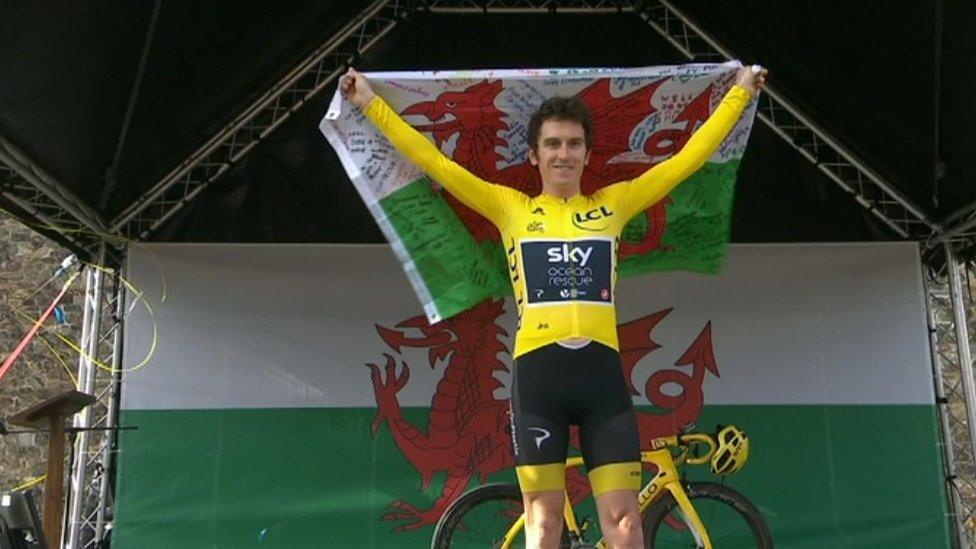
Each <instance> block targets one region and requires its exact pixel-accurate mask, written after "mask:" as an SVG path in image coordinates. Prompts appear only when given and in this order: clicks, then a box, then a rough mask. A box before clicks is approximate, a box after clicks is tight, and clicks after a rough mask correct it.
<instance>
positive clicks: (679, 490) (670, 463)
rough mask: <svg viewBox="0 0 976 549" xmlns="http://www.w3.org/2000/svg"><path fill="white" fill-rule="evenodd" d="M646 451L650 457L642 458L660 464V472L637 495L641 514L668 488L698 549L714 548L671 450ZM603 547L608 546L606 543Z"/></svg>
mask: <svg viewBox="0 0 976 549" xmlns="http://www.w3.org/2000/svg"><path fill="white" fill-rule="evenodd" d="M645 453H646V454H650V456H648V459H643V458H642V460H643V461H645V462H647V461H652V462H653V463H656V464H658V472H657V475H655V476H654V478H653V479H652V480H651V482H649V483H648V484H647V485H646V486H644V489H643V490H641V491H640V494H638V496H637V504H638V507H639V508H640V512H641V515H642V516H643V514H644V513H645V512H646V511H647V509H648V508H649V507H650V506H651V504H652V503H654V501H655V500H657V499H659V498H661V497H662V496H663V495H664V494H663V493H662V490H667V491H668V492H670V493H671V496H672V497H674V501H675V502H676V503H677V504H678V512H679V513H680V514H681V520H682V521H683V522H684V523H685V525H686V526H688V530H689V531H691V535H692V536H693V537H694V538H695V544H696V545H697V546H698V549H712V540H710V539H709V538H708V531H707V530H706V529H705V524H704V523H703V522H702V520H701V517H699V516H698V512H697V511H695V507H694V506H693V505H692V504H691V500H690V499H689V498H688V494H687V493H685V489H684V487H683V486H682V485H681V477H680V476H679V475H678V470H677V469H676V468H675V466H674V460H673V459H672V458H671V454H670V452H668V450H667V449H659V450H652V451H650V452H645ZM603 547H604V548H606V545H604V546H603Z"/></svg>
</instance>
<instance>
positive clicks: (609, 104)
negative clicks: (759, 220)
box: [320, 62, 755, 322]
mask: <svg viewBox="0 0 976 549" xmlns="http://www.w3.org/2000/svg"><path fill="white" fill-rule="evenodd" d="M739 66H740V65H739V63H738V62H729V63H725V64H720V65H715V64H710V65H703V64H694V65H681V66H662V67H649V68H640V69H531V70H522V69H520V70H502V71H454V72H409V73H408V72H400V73H372V74H368V75H367V76H368V77H369V78H370V80H371V82H372V83H373V86H374V89H375V90H376V92H377V93H378V94H380V95H381V96H382V97H383V98H384V99H385V100H386V101H387V102H388V103H389V104H390V105H391V106H392V107H393V108H394V109H395V110H396V111H397V112H399V113H400V114H401V115H402V116H404V118H405V119H406V120H407V121H408V122H409V123H410V124H411V125H413V126H414V127H415V128H417V129H418V130H419V131H421V132H422V133H425V134H426V135H427V136H429V137H430V139H432V140H433V141H434V142H435V143H436V144H437V145H438V146H439V147H440V149H441V150H442V151H443V152H444V153H445V154H447V155H448V156H451V157H452V158H453V159H454V160H455V161H457V162H458V163H460V164H461V165H462V166H465V167H466V168H467V169H469V170H470V171H472V172H473V173H475V174H476V175H478V176H479V177H481V178H482V179H485V180H487V181H491V182H494V183H499V184H504V185H508V186H510V187H512V188H515V189H518V190H521V191H522V192H525V193H527V194H529V195H535V194H538V193H539V192H540V190H541V184H540V181H539V175H538V172H537V171H536V169H535V168H534V167H533V166H532V165H531V164H530V163H529V160H528V150H529V144H528V143H527V135H528V131H527V127H528V120H529V117H530V116H531V114H532V112H533V111H534V110H535V109H536V107H538V105H539V104H540V103H541V102H542V101H543V100H544V99H545V98H547V97H550V96H553V95H564V96H566V95H578V96H580V97H581V98H582V99H583V100H584V101H585V102H586V104H587V105H588V106H589V107H590V110H591V111H592V112H593V116H594V121H595V129H596V135H595V140H596V143H595V146H594V148H593V151H592V153H591V156H590V161H589V164H588V165H587V170H586V172H585V173H584V177H583V181H582V187H583V192H584V193H590V192H593V191H595V190H597V189H599V188H600V187H602V186H604V185H609V184H611V183H615V182H617V181H622V180H625V179H631V178H633V177H635V176H637V175H638V174H640V173H642V172H644V171H645V170H647V169H649V168H651V167H652V166H654V165H655V164H657V163H659V162H661V161H663V160H666V159H667V158H669V157H670V156H671V155H673V154H674V153H675V152H677V151H678V150H680V149H681V147H682V146H683V145H684V144H685V143H686V142H687V141H688V139H689V138H690V137H691V135H692V133H694V131H695V129H697V128H698V126H700V125H701V124H702V123H703V122H704V121H705V120H706V119H707V118H708V116H709V115H710V114H711V112H712V110H713V109H714V108H715V107H717V106H718V104H719V103H720V102H721V100H722V98H723V97H724V96H725V93H726V92H727V91H728V89H729V88H730V87H731V86H732V84H733V83H734V80H735V75H736V72H737V70H738V67H739ZM754 115H755V101H753V102H752V104H750V105H749V107H748V108H747V109H746V112H745V114H744V115H743V117H742V120H741V121H740V122H739V124H738V125H737V126H736V127H735V128H734V129H733V131H732V132H731V133H730V134H729V136H728V137H727V138H726V140H725V142H724V143H723V144H722V145H721V146H720V147H719V149H718V150H717V151H716V153H715V154H714V155H713V156H712V158H710V159H709V161H708V163H706V165H705V166H704V167H703V168H702V169H701V170H699V171H698V172H697V173H696V174H695V175H693V176H692V177H690V178H689V179H688V180H687V181H685V182H684V183H682V184H681V185H680V186H679V187H678V188H677V189H675V191H674V192H672V193H671V195H670V196H668V197H667V198H665V199H664V200H662V201H661V202H659V203H658V204H656V205H654V206H652V207H651V208H649V209H648V210H647V211H645V212H644V213H643V214H642V215H638V216H637V217H635V218H634V219H632V220H631V221H630V223H629V224H628V225H627V227H626V228H625V229H624V232H623V235H622V240H621V246H620V258H619V259H620V263H619V265H620V272H621V274H623V275H624V276H628V275H633V274H637V273H644V272H651V271H662V270H676V269H685V270H692V271H697V272H703V273H715V272H717V271H718V270H719V268H720V267H721V265H722V261H723V259H724V257H725V250H726V246H727V244H728V241H729V227H730V221H731V210H732V194H733V190H734V188H735V175H736V170H737V168H738V165H739V160H740V159H741V158H742V154H743V152H744V150H745V147H746V142H747V140H748V137H749V132H750V130H751V129H752V122H753V118H754ZM320 128H321V130H322V132H323V133H324V134H325V136H326V138H327V139H328V140H329V142H330V143H331V144H332V146H333V147H334V148H335V150H336V152H337V153H338V155H339V158H340V159H341V160H342V163H343V166H344V167H345V169H346V172H347V173H348V175H349V178H350V179H351V180H352V182H353V183H354V184H355V186H356V189H357V190H358V191H359V193H360V195H361V196H362V197H363V200H364V201H365V203H366V205H367V206H368V207H369V209H370V211H371V212H372V214H373V216H374V217H375V219H376V221H377V223H378V224H379V226H380V228H381V229H382V230H383V232H384V234H385V235H386V237H387V239H388V240H389V241H390V244H391V245H392V246H393V250H394V252H395V253H396V255H397V257H398V259H399V260H400V262H401V264H402V265H403V269H404V271H406V273H407V276H408V277H409V279H410V282H411V284H412V285H413V288H414V290H415V291H416V293H417V296H418V297H419V298H420V301H421V303H422V304H423V307H424V312H425V314H426V315H427V318H428V320H430V322H438V321H440V320H443V319H445V318H449V317H451V316H453V315H455V314H457V313H459V312H461V311H464V310H467V309H469V308H471V307H472V306H474V305H475V304H477V303H478V302H480V301H482V300H484V299H485V298H488V297H502V296H505V295H507V294H510V293H511V287H510V285H509V281H508V276H507V265H506V260H505V254H504V251H503V250H502V246H501V244H500V237H499V234H498V231H497V230H496V229H495V227H494V226H493V225H491V224H490V223H489V222H488V221H487V220H486V219H484V218H482V217H481V216H480V215H478V214H477V213H475V212H473V211H472V210H470V209H468V208H467V207H465V206H464V205H462V204H460V203H459V202H457V201H456V200H454V199H453V197H451V196H449V195H448V194H447V193H446V192H445V191H443V189H441V188H440V186H439V185H438V184H437V182H436V181H431V180H430V179H428V178H427V177H426V176H425V175H424V174H423V173H421V172H420V171H419V170H418V169H417V168H416V167H415V166H414V165H413V164H411V163H410V162H409V161H407V160H406V159H404V158H403V157H402V156H401V155H400V154H399V153H398V152H397V151H396V150H395V149H394V148H393V146H392V145H391V144H390V143H389V142H388V141H387V140H386V138H385V137H383V136H382V135H381V134H380V133H379V132H378V131H377V130H376V128H374V127H373V126H372V124H370V122H369V121H368V120H367V119H366V118H365V117H364V116H363V114H362V112H360V111H359V110H358V109H355V108H354V107H352V105H351V104H349V103H348V102H346V101H345V100H344V99H342V97H341V96H340V95H339V93H338V92H337V93H336V96H335V97H334V98H333V101H332V105H331V106H330V108H329V112H328V113H327V114H326V116H325V118H324V119H323V120H322V123H321V126H320Z"/></svg>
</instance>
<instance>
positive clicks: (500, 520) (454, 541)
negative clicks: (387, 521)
mask: <svg viewBox="0 0 976 549" xmlns="http://www.w3.org/2000/svg"><path fill="white" fill-rule="evenodd" d="M522 511H523V507H522V491H521V490H519V487H518V485H517V484H485V485H483V486H478V487H477V488H473V489H471V490H468V491H467V492H465V493H464V494H462V495H461V497H459V498H458V499H456V500H455V501H454V503H452V504H451V506H450V507H448V508H447V510H446V511H444V514H443V515H441V518H440V520H439V521H437V526H436V527H434V536H433V538H432V539H431V545H430V546H431V549H467V548H469V547H472V548H475V547H476V548H485V547H501V543H502V541H503V540H504V537H505V534H506V533H507V532H508V530H509V528H511V526H512V524H514V522H515V521H516V520H517V519H518V517H519V516H520V515H521V514H522ZM567 540H569V531H568V529H566V526H565V524H564V525H563V535H562V541H561V542H560V544H559V546H560V547H569V543H568V541H567ZM524 545H525V540H524V539H521V540H520V541H517V542H516V544H515V547H523V546H524Z"/></svg>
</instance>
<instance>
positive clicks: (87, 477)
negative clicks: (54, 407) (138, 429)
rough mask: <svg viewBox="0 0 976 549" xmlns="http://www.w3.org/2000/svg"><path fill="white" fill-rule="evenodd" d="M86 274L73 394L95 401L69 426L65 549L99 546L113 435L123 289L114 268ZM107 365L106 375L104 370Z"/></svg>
mask: <svg viewBox="0 0 976 549" xmlns="http://www.w3.org/2000/svg"><path fill="white" fill-rule="evenodd" d="M107 257H108V254H107V249H106V246H105V245H104V244H102V245H101V246H100V250H99V253H98V263H96V264H97V265H100V266H101V265H104V264H105V261H106V258H107ZM86 269H87V273H86V275H87V278H86V280H87V284H86V290H85V301H84V306H83V307H84V309H83V312H84V314H83V321H82V337H81V341H80V347H81V349H83V350H84V353H83V354H82V355H81V357H80V358H79V362H78V385H79V387H78V389H79V390H80V391H82V392H85V393H88V394H92V395H94V396H95V397H96V400H95V403H94V404H92V405H91V406H89V407H88V408H85V409H84V410H82V411H81V412H80V413H78V414H76V415H75V417H74V424H73V426H74V427H76V428H79V429H81V430H80V431H79V432H78V434H77V438H76V439H75V441H74V442H75V444H74V450H73V452H72V454H73V461H72V464H71V480H70V484H69V487H68V501H67V504H66V506H65V507H66V513H65V523H66V524H65V528H64V534H63V539H62V540H61V544H60V545H58V546H59V547H65V548H68V549H84V548H90V547H100V546H101V545H100V543H101V542H102V540H103V539H105V537H106V532H107V525H109V524H110V521H111V516H110V515H107V513H108V512H109V511H110V510H111V508H112V505H113V502H112V499H113V498H112V497H111V496H112V493H111V488H112V487H111V486H110V485H111V483H112V479H111V471H112V461H113V458H114V451H115V441H116V433H115V431H114V430H112V428H114V427H117V423H118V415H117V414H118V407H119V406H118V405H119V402H118V398H119V388H120V385H119V380H120V376H119V375H118V371H119V365H120V364H121V360H122V353H121V345H122V339H121V338H122V317H123V316H124V315H123V313H124V301H125V298H124V289H123V286H122V283H121V278H120V275H119V272H118V269H116V270H115V272H114V273H113V274H106V273H104V272H103V271H102V270H99V269H96V268H94V267H91V266H89V267H86ZM96 360H97V362H96ZM99 363H100V364H101V365H100V364H99ZM108 364H111V365H112V372H111V373H108V372H105V371H104V368H105V366H104V365H108ZM49 541H50V540H49Z"/></svg>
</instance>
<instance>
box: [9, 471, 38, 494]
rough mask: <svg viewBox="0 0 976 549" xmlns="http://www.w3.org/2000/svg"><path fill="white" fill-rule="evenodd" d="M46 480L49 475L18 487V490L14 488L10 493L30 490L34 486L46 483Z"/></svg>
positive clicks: (33, 479)
mask: <svg viewBox="0 0 976 549" xmlns="http://www.w3.org/2000/svg"><path fill="white" fill-rule="evenodd" d="M46 478H47V475H41V476H39V477H34V478H32V479H30V480H28V481H27V482H25V483H23V484H21V485H20V486H17V487H16V488H13V489H12V490H10V491H11V492H19V491H21V490H26V489H28V488H30V487H32V486H37V485H38V484H40V483H42V482H44V479H46Z"/></svg>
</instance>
